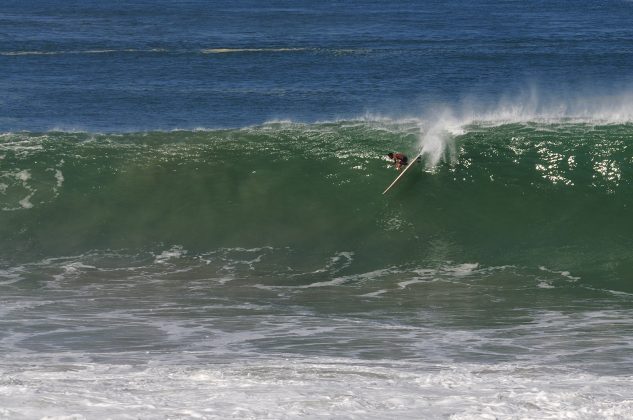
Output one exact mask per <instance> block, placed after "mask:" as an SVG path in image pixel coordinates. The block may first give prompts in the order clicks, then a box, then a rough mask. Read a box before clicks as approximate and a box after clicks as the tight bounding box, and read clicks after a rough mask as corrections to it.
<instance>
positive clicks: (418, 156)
mask: <svg viewBox="0 0 633 420" xmlns="http://www.w3.org/2000/svg"><path fill="white" fill-rule="evenodd" d="M421 157H422V153H418V155H417V156H416V157H414V158H413V159H412V160H410V161H409V164H408V165H407V166H406V167H405V168H404V169H403V170H402V172H400V173H399V174H398V176H397V177H396V179H394V180H393V182H392V183H391V184H390V185H389V186H388V187H387V189H386V190H384V191H383V192H382V194H383V195H384V194H386V193H387V191H389V190H390V189H391V188H392V187H393V186H394V185H396V184H397V183H398V181H400V178H402V177H403V176H404V174H406V173H407V172H408V171H409V169H411V167H412V166H413V165H415V163H416V162H417V161H418V159H420V158H421Z"/></svg>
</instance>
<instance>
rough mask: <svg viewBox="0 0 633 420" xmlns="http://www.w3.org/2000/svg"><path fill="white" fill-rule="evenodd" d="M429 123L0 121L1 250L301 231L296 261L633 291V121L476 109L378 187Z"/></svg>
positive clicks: (207, 243) (241, 240)
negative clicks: (552, 118)
mask: <svg viewBox="0 0 633 420" xmlns="http://www.w3.org/2000/svg"><path fill="white" fill-rule="evenodd" d="M421 127H422V128H421ZM428 132H429V131H428V129H427V128H425V127H424V124H422V123H420V122H418V121H404V122H393V121H340V122H332V123H315V124H295V123H290V122H279V123H269V124H265V125H261V126H255V127H248V128H242V129H231V130H205V131H173V132H143V133H128V134H89V133H68V132H49V133H8V134H4V135H3V136H2V139H1V142H0V165H1V166H0V168H1V169H0V208H1V210H2V211H0V253H1V254H2V255H3V259H4V260H5V261H4V263H5V264H15V263H20V262H23V261H29V260H33V259H34V258H50V257H59V256H64V255H78V254H82V253H85V252H89V251H94V250H108V249H109V250H112V249H116V250H120V249H127V250H145V251H147V250H151V249H155V248H156V247H160V246H172V245H177V246H182V247H184V248H185V249H187V250H190V251H192V252H208V251H210V250H217V249H225V248H236V247H237V248H244V249H250V248H258V247H272V248H275V249H278V248H286V247H291V248H292V249H293V254H292V257H291V259H292V261H291V262H289V264H290V265H293V264H294V265H302V264H307V265H309V264H310V261H312V260H313V259H317V260H320V259H322V258H323V256H325V255H330V256H331V255H333V254H335V253H336V252H339V251H342V250H344V251H349V252H352V253H354V260H355V264H357V265H359V266H360V267H361V269H362V270H372V269H378V268H384V267H388V266H391V265H403V264H404V265H405V266H406V265H407V264H433V262H434V261H458V262H469V261H476V262H478V263H480V264H484V265H488V266H503V265H521V266H532V267H538V266H547V267H550V268H552V269H558V268H560V269H564V270H572V271H573V272H574V274H575V275H580V276H581V277H582V278H583V279H588V280H587V281H590V282H594V281H595V282H597V283H600V284H602V286H604V285H605V284H604V283H605V282H606V283H608V286H609V287H610V288H611V289H614V290H621V291H631V290H633V289H631V286H630V285H629V282H628V278H630V275H631V274H632V273H633V261H632V259H631V257H630V252H629V251H630V249H631V245H632V243H631V242H632V241H631V236H630V234H629V233H630V232H631V231H632V228H633V222H632V220H633V219H632V218H631V217H630V209H631V208H633V195H632V194H631V193H632V192H633V191H632V181H633V172H632V171H631V163H632V160H633V152H632V151H631V142H632V139H633V126H631V125H630V124H609V125H596V124H590V123H586V122H585V123H583V122H571V121H569V122H565V121H558V122H522V123H506V124H490V123H485V122H479V123H470V124H469V125H467V126H466V127H464V129H463V131H462V132H461V133H460V134H453V135H449V134H447V133H445V134H444V135H443V137H442V139H443V140H442V145H441V148H440V149H441V153H440V156H441V160H440V161H439V162H438V163H437V164H433V163H434V162H432V157H431V156H428V155H427V156H425V161H424V164H422V165H419V166H418V168H412V171H411V173H410V174H408V175H407V176H406V177H405V179H404V180H403V181H402V182H401V183H400V184H399V185H398V186H397V187H396V188H395V189H394V190H393V191H392V192H390V193H388V195H387V196H383V195H381V192H382V191H383V189H384V188H385V187H386V185H388V184H389V183H390V182H391V180H392V179H393V178H394V177H395V175H396V173H395V171H394V170H393V169H392V168H389V167H388V162H387V161H386V160H385V157H384V155H383V153H386V152H387V151H391V150H402V151H405V152H407V153H410V154H414V153H415V151H416V150H418V149H419V147H420V146H422V147H424V146H425V144H424V142H425V140H422V142H423V144H420V141H421V140H419V139H421V138H422V139H424V138H425V134H428ZM436 150H437V148H436ZM288 258H290V257H288V255H284V256H283V257H280V259H281V260H284V261H285V260H286V259H288Z"/></svg>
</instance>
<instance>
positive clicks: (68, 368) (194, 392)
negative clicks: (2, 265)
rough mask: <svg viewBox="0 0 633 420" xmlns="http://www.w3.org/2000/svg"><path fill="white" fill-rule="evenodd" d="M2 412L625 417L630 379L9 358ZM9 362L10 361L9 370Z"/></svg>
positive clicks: (490, 369)
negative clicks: (36, 362) (42, 362)
mask: <svg viewBox="0 0 633 420" xmlns="http://www.w3.org/2000/svg"><path fill="white" fill-rule="evenodd" d="M13 362H14V364H13V368H12V369H11V371H6V370H5V369H6V367H4V366H3V367H2V369H3V370H4V372H2V373H3V375H2V377H3V378H4V379H3V380H2V385H1V388H0V389H1V390H2V397H0V398H1V399H2V402H3V404H2V405H3V412H2V414H3V415H4V416H6V417H12V418H21V417H26V418H31V417H39V416H41V415H42V413H44V412H45V413H46V415H47V416H48V418H55V419H61V418H68V417H71V418H72V416H75V417H76V418H106V417H108V418H110V417H113V416H114V417H120V418H137V417H138V416H141V417H173V416H176V417H187V418H206V419H213V418H280V419H289V418H297V417H305V416H308V417H313V416H318V417H323V416H325V417H328V416H333V417H336V418H346V419H367V418H375V419H378V418H385V417H397V418H407V419H409V418H410V419H414V418H415V419H417V418H420V417H424V418H440V417H450V418H455V419H489V418H505V417H513V418H514V417H516V418H519V417H520V418H525V419H558V418H561V417H565V418H608V419H624V418H627V416H628V415H629V413H630V412H631V410H633V401H631V399H630V398H629V397H628V396H627V395H629V394H630V393H631V392H633V389H631V378H630V377H627V376H596V375H590V374H586V373H582V372H576V371H573V370H565V369H555V370H552V369H548V368H547V367H546V366H521V365H517V364H499V365H495V366H488V365H476V364H470V365H468V364H465V365H441V364H440V365H411V364H408V363H398V362H373V363H362V362H359V361H357V360H350V359H334V358H315V359H309V358H307V359H271V360H261V361H253V360H243V361H237V360H236V361H235V363H232V364H223V363H219V364H215V363H214V364H208V363H204V362H203V361H200V362H199V363H197V364H196V365H194V364H187V363H185V364H176V365H172V364H169V363H168V364H165V363H151V364H148V365H140V366H135V365H125V364H120V365H111V364H94V363H81V362H79V363H78V362H67V363H59V362H58V363H52V364H51V365H49V366H48V367H47V368H33V367H32V366H28V365H26V364H22V363H24V360H23V361H19V360H15V361H13ZM5 366H6V365H5Z"/></svg>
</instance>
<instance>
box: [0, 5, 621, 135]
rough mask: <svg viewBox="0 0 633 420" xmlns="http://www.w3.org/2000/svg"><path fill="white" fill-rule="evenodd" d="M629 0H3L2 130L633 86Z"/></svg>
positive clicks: (321, 112) (338, 114)
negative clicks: (104, 0) (526, 0)
mask: <svg viewBox="0 0 633 420" xmlns="http://www.w3.org/2000/svg"><path fill="white" fill-rule="evenodd" d="M631 21H633V3H631V2H627V1H600V2H596V1H574V2H568V1H530V2H525V1H494V2H493V1H404V0H399V1H393V2H389V3H388V4H386V3H384V2H381V1H354V2H343V1H325V2H321V1H271V2H259V1H237V2H236V1H212V2H208V1H151V2H150V1H121V2H114V3H110V2H100V1H63V2H58V1H43V0H41V1H12V0H9V1H4V2H2V5H0V69H1V77H0V92H2V95H1V97H0V130H2V131H7V130H49V129H55V128H56V129H82V130H101V131H133V130H138V129H141V130H147V129H172V128H195V127H239V126H244V125H248V124H254V123H261V122H264V121H267V120H273V119H292V120H299V121H308V122H309V121H315V120H331V119H335V118H353V117H358V116H363V115H366V114H369V115H382V116H390V117H403V116H419V115H420V114H423V113H426V112H429V111H430V110H431V111H432V110H433V109H434V107H436V106H437V104H448V105H451V106H455V105H456V104H460V103H462V102H464V101H467V102H474V103H476V104H478V105H486V104H490V103H496V102H497V101H499V100H501V99H502V98H507V97H510V98H511V97H516V96H517V95H523V94H524V92H525V91H531V90H534V89H536V90H537V91H538V92H539V94H540V96H547V97H548V98H549V99H552V98H566V97H569V96H574V95H581V96H582V97H583V98H584V99H586V100H588V101H590V100H591V98H592V97H594V96H604V95H610V94H614V93H620V92H622V90H627V89H628V86H630V85H631V82H633V77H632V75H631V72H630V66H631V64H632V63H633V26H632V25H631V24H630V22H631Z"/></svg>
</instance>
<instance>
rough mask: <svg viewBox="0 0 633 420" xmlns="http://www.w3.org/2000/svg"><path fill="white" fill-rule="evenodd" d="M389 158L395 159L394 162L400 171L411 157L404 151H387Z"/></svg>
mask: <svg viewBox="0 0 633 420" xmlns="http://www.w3.org/2000/svg"><path fill="white" fill-rule="evenodd" d="M387 156H389V159H391V160H393V164H394V165H395V166H396V170H397V171H399V170H400V168H403V167H405V166H407V163H408V161H409V158H407V155H405V154H403V153H387Z"/></svg>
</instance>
